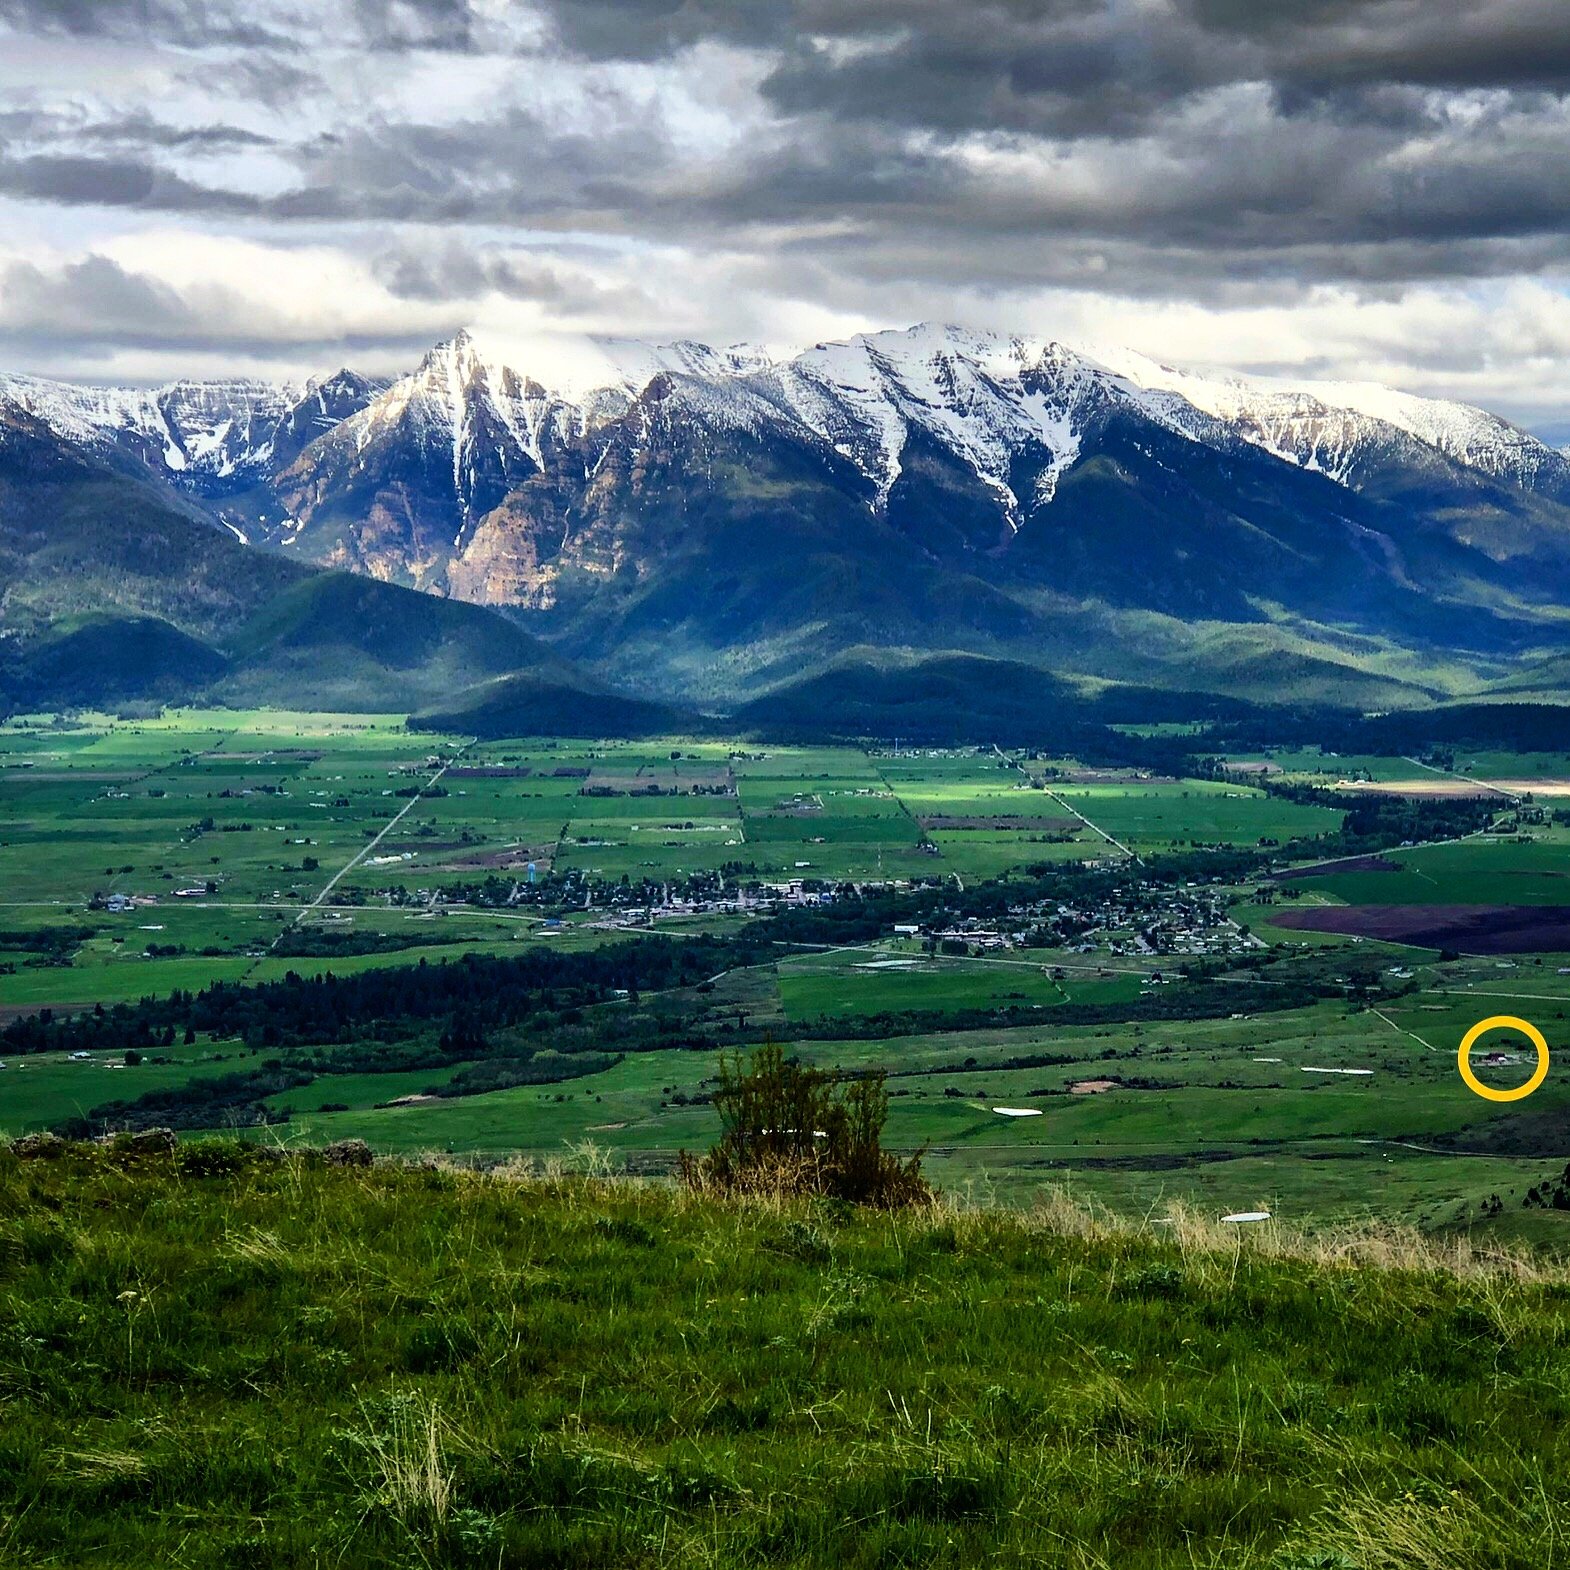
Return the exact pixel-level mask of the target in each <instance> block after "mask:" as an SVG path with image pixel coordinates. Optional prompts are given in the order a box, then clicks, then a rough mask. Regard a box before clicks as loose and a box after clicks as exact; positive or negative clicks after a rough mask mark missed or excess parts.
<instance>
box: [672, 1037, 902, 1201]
mask: <svg viewBox="0 0 1570 1570" xmlns="http://www.w3.org/2000/svg"><path fill="white" fill-rule="evenodd" d="M719 1079H720V1088H719V1089H718V1090H716V1091H715V1092H714V1107H715V1110H716V1111H717V1112H718V1113H719V1115H720V1122H721V1123H722V1124H723V1126H724V1133H723V1135H722V1136H721V1138H720V1141H719V1143H718V1144H717V1145H715V1146H714V1147H713V1149H712V1150H710V1151H709V1153H708V1155H706V1156H704V1157H702V1158H701V1159H698V1160H695V1159H694V1158H693V1157H691V1156H689V1155H688V1154H687V1152H686V1151H683V1152H682V1154H681V1175H682V1180H683V1181H684V1182H685V1183H686V1185H687V1186H688V1188H690V1189H693V1190H695V1191H700V1192H717V1193H726V1194H729V1193H767V1194H776V1195H797V1194H824V1195H828V1196H829V1197H830V1198H833V1199H841V1200H845V1201H848V1202H850V1203H852V1204H858V1205H874V1206H877V1207H879V1208H880V1209H894V1208H896V1207H898V1206H901V1205H914V1204H924V1203H926V1202H927V1201H928V1200H930V1199H931V1198H932V1190H931V1189H930V1188H929V1187H928V1186H927V1183H926V1180H925V1179H924V1178H923V1177H922V1175H921V1155H920V1153H919V1152H918V1153H917V1154H916V1155H914V1156H912V1157H911V1158H910V1160H909V1161H901V1160H900V1159H899V1158H898V1157H897V1156H894V1155H892V1154H891V1153H890V1152H888V1151H886V1150H884V1148H883V1143H882V1139H883V1126H884V1124H885V1122H886V1121H887V1120H888V1112H889V1097H888V1091H887V1090H886V1089H885V1086H884V1076H883V1075H882V1074H881V1073H878V1074H871V1075H867V1076H865V1077H860V1078H855V1079H846V1078H844V1077H842V1076H840V1075H838V1074H832V1073H829V1072H828V1071H826V1070H824V1069H815V1068H810V1067H808V1066H806V1065H805V1064H802V1063H798V1062H797V1061H796V1060H795V1059H791V1058H786V1056H785V1054H784V1052H783V1051H782V1050H781V1049H780V1048H779V1047H777V1046H775V1045H773V1044H772V1043H771V1044H769V1045H766V1046H763V1047H760V1048H759V1049H758V1051H757V1052H756V1053H755V1054H754V1055H753V1057H752V1060H751V1061H750V1063H749V1062H748V1061H747V1060H746V1059H744V1058H743V1057H742V1056H741V1055H740V1054H739V1053H738V1054H737V1055H736V1056H735V1057H734V1058H730V1057H727V1056H725V1055H724V1054H721V1056H720V1073H719Z"/></svg>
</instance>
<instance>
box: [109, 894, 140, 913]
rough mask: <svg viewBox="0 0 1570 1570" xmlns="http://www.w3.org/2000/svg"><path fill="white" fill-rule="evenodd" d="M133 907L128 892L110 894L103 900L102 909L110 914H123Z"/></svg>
mask: <svg viewBox="0 0 1570 1570" xmlns="http://www.w3.org/2000/svg"><path fill="white" fill-rule="evenodd" d="M132 908H133V906H132V903H131V896H130V895H129V894H111V895H110V896H109V898H108V899H106V900H105V901H104V909H105V910H107V911H108V912H109V913H110V914H111V915H115V916H123V915H124V914H125V913H126V911H128V910H131V909H132Z"/></svg>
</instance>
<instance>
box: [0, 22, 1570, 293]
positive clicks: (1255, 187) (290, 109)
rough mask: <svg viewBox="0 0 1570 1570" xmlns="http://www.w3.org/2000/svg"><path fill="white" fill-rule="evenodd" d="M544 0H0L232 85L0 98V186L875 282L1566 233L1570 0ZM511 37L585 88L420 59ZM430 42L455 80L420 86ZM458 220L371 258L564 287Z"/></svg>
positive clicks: (1075, 273) (431, 278)
mask: <svg viewBox="0 0 1570 1570" xmlns="http://www.w3.org/2000/svg"><path fill="white" fill-rule="evenodd" d="M538 3H539V11H538V15H537V17H536V18H535V20H536V21H538V22H539V24H540V25H539V26H538V27H532V26H530V25H527V24H528V23H529V14H528V13H527V10H526V8H525V7H522V6H519V7H514V8H512V10H511V11H508V12H502V11H499V10H498V8H497V7H495V6H486V7H483V8H482V7H477V6H475V5H473V4H470V3H466V0H107V3H105V0H0V22H5V23H8V24H10V26H11V27H13V28H14V29H17V30H19V31H21V32H24V33H30V34H32V35H35V36H36V37H42V38H59V37H64V36H69V37H71V38H73V39H76V40H79V41H81V40H86V41H88V42H87V43H86V44H79V45H78V46H77V47H81V48H85V49H87V50H88V52H90V53H91V52H92V51H93V49H94V48H95V47H96V48H98V50H99V51H100V52H105V53H108V52H112V49H113V48H114V47H116V46H118V45H123V44H126V43H136V44H141V45H152V46H154V47H155V48H159V47H161V46H165V45H167V46H171V48H170V51H169V56H170V59H169V63H168V64H167V65H165V63H164V61H163V59H162V58H160V62H159V64H160V68H161V69H168V70H170V71H172V72H174V73H175V75H176V76H178V78H179V79H180V82H181V88H182V91H183V92H186V93H188V94H194V93H197V92H199V91H200V90H201V89H202V88H203V87H206V88H208V90H209V91H211V92H213V93H215V94H221V95H223V98H224V100H225V106H224V108H223V110H222V111H220V112H218V113H209V114H208V115H206V116H197V117H195V121H194V123H192V122H191V120H190V119H187V120H183V121H181V122H179V123H173V122H171V121H169V120H167V119H166V118H165V117H164V116H163V115H162V114H161V113H160V111H159V108H158V106H157V105H154V106H153V108H152V109H150V110H144V111H135V112H132V111H129V110H127V109H126V108H125V107H124V106H123V105H122V106H121V108H120V110H119V112H118V113H110V112H108V111H102V112H96V113H89V112H86V111H84V112H82V113H80V114H78V115H77V117H76V118H75V119H74V120H70V121H69V122H67V121H66V120H63V119H57V122H56V123H55V124H54V125H53V126H52V127H40V126H33V127H29V126H27V125H25V124H21V123H17V122H12V121H10V120H6V119H0V139H3V141H0V193H5V194H10V195H12V196H17V197H25V198H28V199H30V200H33V201H38V202H53V203H57V204H62V205H107V206H113V207H121V208H134V209H141V210H145V211H148V212H163V213H172V214H202V215H210V216H212V217H214V218H215V219H218V218H222V217H224V216H226V215H227V216H230V217H232V218H234V219H235V220H237V221H249V220H265V221H268V222H271V223H276V224H283V225H287V224H295V225H299V226H302V227H303V226H308V225H315V226H318V227H324V226H330V225H356V224H358V225H387V226H389V227H392V228H398V227H400V226H428V227H434V226H452V227H454V228H455V229H462V228H464V227H465V226H474V227H476V228H482V227H483V228H485V229H488V230H495V229H508V228H519V227H529V228H537V229H547V230H554V231H556V232H558V233H560V232H565V231H573V230H583V231H595V232H600V233H607V234H616V235H621V236H625V237H628V238H631V239H634V240H638V241H655V242H659V243H662V244H665V243H668V244H683V243H685V244H687V245H689V246H695V247H704V248H707V249H716V248H720V247H724V248H727V249H729V250H731V251H732V252H734V253H736V254H738V255H744V254H746V253H747V252H748V251H749V250H756V251H758V252H759V253H760V255H762V256H763V257H764V258H765V259H768V258H774V257H788V258H791V259H792V260H793V261H794V262H795V263H796V265H797V266H798V268H799V267H801V266H802V265H804V259H806V258H813V259H816V260H818V261H821V262H822V263H823V264H824V265H827V266H829V267H831V268H837V269H838V270H839V273H840V276H841V281H842V282H843V286H844V292H845V293H846V295H847V297H848V296H851V295H854V294H855V293H856V292H857V291H858V290H859V291H862V298H865V291H866V289H867V288H868V287H871V286H876V285H878V284H881V283H883V282H885V281H898V280H901V279H903V280H907V281H921V280H927V281H932V282H946V281H948V280H950V279H956V280H957V279H967V280H968V281H969V283H970V285H971V286H972V287H975V288H979V289H987V288H998V289H1003V288H1008V287H1021V286H1026V285H1028V284H1031V283H1034V284H1046V283H1066V284H1070V285H1072V286H1075V287H1101V288H1104V289H1106V290H1110V291H1117V292H1124V293H1156V292H1159V291H1160V290H1161V289H1163V288H1171V287H1180V288H1181V289H1182V290H1183V291H1184V292H1185V293H1186V294H1188V295H1189V296H1190V297H1192V296H1193V295H1195V294H1196V293H1214V292H1215V291H1218V290H1231V291H1233V292H1234V293H1235V292H1237V291H1247V290H1248V289H1250V288H1253V287H1255V286H1261V287H1266V288H1278V287H1280V286H1281V285H1282V284H1284V283H1290V282H1291V281H1293V280H1296V281H1297V282H1299V283H1314V282H1319V281H1332V280H1346V281H1352V282H1356V283H1357V284H1358V285H1359V286H1360V287H1362V288H1365V289H1367V288H1377V287H1379V286H1381V285H1382V284H1384V283H1386V282H1399V281H1401V280H1414V279H1436V278H1447V277H1448V278H1461V279H1470V278H1482V277H1497V276H1503V275H1509V274H1512V273H1517V272H1541V271H1543V270H1545V269H1551V268H1555V267H1563V266H1564V265H1565V264H1566V262H1567V260H1570V24H1567V22H1566V20H1565V0H1466V3H1463V0H975V3H968V4H956V3H954V0H784V3H781V0H538ZM499 18H500V20H499ZM93 40H101V41H104V42H102V43H101V44H99V45H97V46H95V45H94V44H93V43H92V41H93ZM204 49H205V50H207V51H208V52H207V53H205V54H204V53H201V52H200V51H203V50H204ZM704 50H706V51H707V53H701V54H700V53H695V51H704ZM188 51H196V53H189V52H188ZM334 51H337V52H338V53H340V54H341V53H342V52H344V51H348V52H349V53H351V54H354V55H356V56H366V55H371V56H376V55H377V52H378V51H380V52H383V53H385V54H386V55H387V56H388V59H387V61H386V62H385V64H386V69H387V70H388V72H389V73H390V74H391V73H392V72H393V71H395V70H396V69H397V68H398V66H400V65H410V64H411V63H410V62H409V61H408V60H405V59H400V60H397V61H394V60H393V59H392V58H391V57H392V56H394V55H397V56H400V57H403V56H408V55H409V54H410V52H411V51H427V52H434V53H435V55H436V56H437V57H438V63H437V65H436V66H434V67H433V66H432V65H431V63H430V60H431V56H430V54H429V53H428V54H426V55H424V56H422V57H421V59H419V60H418V61H415V62H413V63H412V66H411V69H412V68H413V67H414V66H417V67H418V69H419V71H421V72H423V73H424V75H422V76H421V78H420V80H421V82H422V84H424V87H423V90H424V91H426V92H427V93H431V94H434V97H433V98H432V99H431V100H430V101H429V102H428V103H425V104H419V103H418V95H415V94H412V93H406V94H404V95H402V96H399V95H397V94H392V93H389V95H388V100H387V103H386V104H383V103H380V102H378V101H377V93H376V91H375V87H374V85H373V86H371V88H370V89H369V94H368V101H361V100H359V99H356V98H355V97H354V96H353V94H352V93H343V94H342V96H339V95H338V92H337V91H335V90H336V89H339V88H341V76H342V73H336V72H335V71H334V69H333V68H332V67H331V65H330V63H329V58H330V57H331V56H332V54H333V52H334ZM498 51H512V53H513V58H511V59H509V60H508V61H507V62H506V67H507V79H508V81H509V83H510V84H512V83H515V84H521V85H522V86H524V87H530V86H536V87H542V88H552V87H554V86H556V84H557V83H558V82H568V83H575V84H578V85H576V86H575V87H573V88H572V91H575V92H578V93H580V94H581V95H582V97H581V100H580V101H579V102H578V103H577V104H576V105H574V106H573V109H574V110H575V111H576V112H565V113H562V112H555V113H552V112H547V111H546V110H544V109H542V108H539V107H538V106H535V107H527V108H526V107H522V106H521V104H522V102H524V101H525V100H526V99H527V95H526V94H525V95H523V96H522V97H520V96H519V95H515V94H513V93H511V92H510V91H508V90H507V89H505V88H503V87H500V86H498V85H496V83H497V81H498V78H497V77H495V76H494V75H492V76H489V77H487V76H486V75H485V74H484V68H483V67H481V66H479V65H477V64H476V62H475V61H474V60H472V59H467V58H466V59H464V60H462V61H458V60H453V61H451V62H449V61H447V60H445V59H442V58H439V57H441V56H444V55H453V56H458V55H463V56H477V55H481V54H486V53H492V52H498ZM726 51H731V53H727V52H726ZM695 61H697V62H699V64H695V63H694V62H695ZM618 62H622V63H625V62H634V63H635V64H636V66H637V68H638V69H637V70H636V71H633V72H628V71H625V70H623V69H622V67H621V65H619V64H618ZM356 63H357V64H358V63H359V62H358V61H357V62H356ZM651 65H657V66H660V67H662V68H661V69H658V70H654V71H650V70H647V69H646V68H647V67H650V66H651ZM447 70H450V71H451V80H452V82H453V83H454V88H453V97H452V99H451V101H448V100H447V99H446V98H444V97H443V96H442V92H441V87H440V85H437V86H436V87H434V88H433V87H432V86H431V83H432V82H435V83H438V84H440V83H441V82H442V81H444V80H446V78H443V77H442V76H441V75H440V72H442V71H447ZM700 71H706V72H721V73H727V72H728V73H730V74H729V75H726V76H724V77H723V79H720V78H716V79H715V80H714V83H713V85H714V87H715V88H716V89H719V90H721V91H733V92H734V94H735V96H736V99H737V102H738V104H739V106H740V108H739V112H738V113H737V115H736V117H735V124H734V127H733V128H732V134H729V135H719V134H715V135H713V136H711V138H710V141H709V142H708V143H705V142H704V140H703V136H702V134H701V133H695V132H694V131H693V129H692V121H693V120H694V119H695V118H696V116H695V115H694V113H693V106H694V103H697V104H699V105H700V106H702V107H705V108H708V107H711V106H709V105H707V104H706V103H704V102H703V100H704V93H703V90H702V89H703V87H704V86H705V85H706V84H705V83H704V81H703V80H702V78H701V76H700V75H699V73H700ZM433 73H435V74H433ZM466 73H467V74H466ZM683 73H686V75H685V76H684V75H683ZM632 76H636V77H637V78H638V83H637V84H634V85H633V86H628V85H627V84H626V82H624V81H623V80H622V79H623V78H626V77H632ZM354 80H355V81H361V80H364V81H368V82H371V83H373V84H374V81H375V77H374V73H373V74H371V75H369V76H366V77H355V78H354ZM474 81H481V82H484V83H486V84H489V85H486V86H483V87H481V88H479V89H475V88H474V87H473V85H472V83H473V82H474ZM618 82H620V83H621V85H619V86H618V85H617V83H618ZM651 83H653V84H654V85H652V86H651V85H650V84H651ZM671 83H678V84H680V85H678V86H677V87H675V88H672V87H671V85H670V84H671ZM695 83H696V84H697V85H696V87H695V85H694V84H695ZM639 84H641V85H639ZM754 87H755V88H756V92H755V93H754V91H753V89H754ZM667 92H673V93H674V94H675V95H676V97H677V98H678V99H680V98H681V95H682V94H683V93H685V94H687V95H688V98H687V100H685V101H683V102H678V103H677V104H676V105H675V107H674V109H672V108H671V106H670V105H669V104H668V103H666V102H665V100H664V98H663V96H662V95H664V94H666V93H667ZM544 96H546V97H549V94H548V93H546V94H545V95H544ZM230 99H232V101H233V109H232V110H231V109H230V108H229V103H228V100H230ZM530 101H532V100H530ZM394 104H396V105H397V106H398V107H396V108H394V107H392V105H394ZM416 105H418V107H416ZM667 111H669V113H668V112H667ZM684 114H685V116H686V123H685V124H682V120H683V115H684ZM254 124H265V125H268V126H269V127H270V129H269V130H268V131H267V132H266V133H263V132H261V131H258V130H255V129H251V128H248V127H249V126H251V125H254ZM673 126H674V127H675V128H676V129H673ZM678 132H680V134H678ZM259 165H265V167H266V181H265V184H264V183H263V182H262V181H261V180H260V179H258V180H257V183H256V187H255V188H254V189H251V188H247V185H246V175H245V173H244V171H247V170H250V169H252V168H253V167H256V166H259ZM215 171H221V173H220V172H215ZM388 238H389V237H388V236H379V237H378V244H379V245H381V246H383V247H384V249H385V247H386V242H387V240H388ZM459 249H468V250H471V251H472V253H473V254H472V259H471V261H470V262H469V263H468V264H462V263H460V262H458V261H456V260H454V258H453V255H452V254H451V253H450V252H447V253H443V255H442V256H441V257H440V258H438V259H437V260H432V257H431V256H430V255H429V254H428V253H426V252H424V251H421V250H420V249H419V248H418V247H414V248H408V249H407V251H406V254H405V253H398V254H399V255H401V257H402V259H401V260H398V259H394V260H389V261H385V262H384V263H383V267H384V275H383V281H384V282H385V283H386V284H387V286H388V287H389V288H391V289H393V290H394V292H397V293H399V294H401V295H403V296H404V297H406V298H410V299H422V300H428V299H434V298H437V297H438V296H439V294H440V292H441V291H443V290H448V291H451V292H452V293H454V294H466V295H473V294H474V293H476V292H477V291H488V292H493V293H500V294H503V295H509V296H511V297H516V298H519V299H533V300H537V301H540V302H542V303H551V302H552V300H553V298H554V296H553V293H552V291H553V289H555V288H557V287H559V286H560V283H561V280H560V279H556V280H554V281H553V280H552V278H550V277H549V276H547V275H546V274H544V273H538V272H532V271H531V270H530V268H529V267H528V266H527V265H525V264H523V263H515V262H512V261H506V260H504V259H501V258H500V257H499V255H498V254H491V253H488V252H484V248H483V244H481V243H480V242H475V243H473V244H472V245H471V244H469V243H468V242H465V244H464V245H463V246H460V247H459ZM482 253H483V254H482ZM385 254H386V255H387V256H390V257H391V256H394V251H393V250H385ZM515 266H516V267H517V268H518V271H516V272H512V271H509V268H512V267H515ZM547 271H548V270H547Z"/></svg>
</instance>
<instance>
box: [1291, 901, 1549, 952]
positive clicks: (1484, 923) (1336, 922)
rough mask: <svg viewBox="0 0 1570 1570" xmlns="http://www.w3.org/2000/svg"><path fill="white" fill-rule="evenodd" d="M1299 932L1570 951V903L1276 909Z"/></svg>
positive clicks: (1488, 948)
mask: <svg viewBox="0 0 1570 1570" xmlns="http://www.w3.org/2000/svg"><path fill="white" fill-rule="evenodd" d="M1270 921H1271V925H1272V926H1276V927H1287V928H1290V929H1291V930H1293V931H1295V932H1339V933H1343V934H1345V935H1346V936H1348V937H1358V938H1380V939H1382V940H1384V941H1385V942H1388V943H1410V944H1413V945H1415V946H1416V947H1418V948H1425V949H1455V950H1456V951H1457V952H1458V953H1461V954H1536V953H1563V952H1566V951H1570V905H1337V906H1332V907H1319V908H1316V909H1313V910H1289V911H1283V912H1281V913H1280V914H1273V915H1272V916H1271V918H1270Z"/></svg>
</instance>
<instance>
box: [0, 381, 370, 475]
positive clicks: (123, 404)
mask: <svg viewBox="0 0 1570 1570" xmlns="http://www.w3.org/2000/svg"><path fill="white" fill-rule="evenodd" d="M385 385H386V384H385V382H372V381H368V380H366V379H365V378H364V377H359V376H356V375H355V374H354V373H353V372H350V371H339V372H338V373H337V374H335V375H333V376H328V377H322V378H318V379H313V380H311V381H309V382H304V383H292V382H264V381H254V380H237V381H217V382H192V381H179V382H171V383H169V384H168V385H167V386H164V387H156V388H127V387H85V386H79V385H76V384H74V383H70V382H56V381H46V380H44V379H43V378H41V377H34V376H0V400H4V401H9V402H11V403H15V404H18V405H20V406H21V407H22V408H24V409H26V410H27V411H28V412H29V413H31V414H33V415H35V416H36V417H37V418H38V419H40V420H42V421H43V422H44V423H45V424H46V425H47V426H48V427H49V428H50V429H51V430H52V431H54V433H55V434H56V435H58V436H64V437H66V438H67V439H68V440H71V441H75V442H78V443H80V444H82V445H83V446H85V447H87V448H88V449H89V450H90V451H92V452H94V453H95V454H97V455H98V456H101V457H108V458H111V459H115V458H118V459H131V460H134V461H135V462H137V463H140V464H142V465H143V466H145V467H146V468H148V469H151V470H152V471H153V472H154V473H155V474H158V475H160V476H162V477H164V478H166V479H168V480H169V481H170V482H171V483H173V484H174V485H176V486H177V487H178V488H179V489H181V490H184V491H188V492H190V493H192V494H195V495H199V496H204V497H221V496H223V495H225V494H226V493H228V492H229V491H232V490H237V489H239V488H241V487H242V486H245V485H250V484H254V483H256V482H257V481H258V480H261V479H265V478H267V477H269V476H270V475H271V474H273V473H274V472H276V471H277V469H278V468H280V467H281V466H283V465H284V464H286V463H289V462H292V461H293V460H294V458H295V457H297V456H298V455H299V453H300V452H301V451H302V450H303V449H304V447H306V446H307V445H308V444H309V443H310V442H311V441H313V440H315V439H316V438H317V437H318V436H320V435H322V434H324V433H325V432H326V431H328V430H330V429H331V428H332V427H333V426H335V425H337V424H338V423H339V422H340V421H342V420H343V419H345V418H346V417H347V416H348V415H350V414H351V413H353V412H354V410H355V409H357V408H360V407H362V406H363V405H364V404H365V403H366V402H367V401H369V399H371V398H372V397H374V396H375V395H376V393H377V392H379V391H380V390H381V388H382V387H384V386H385Z"/></svg>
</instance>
